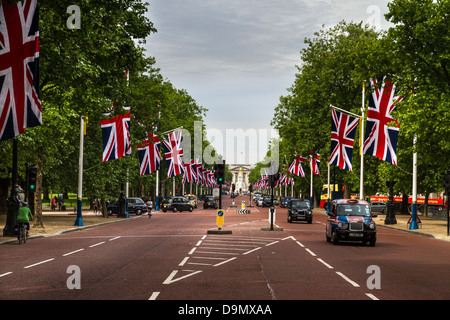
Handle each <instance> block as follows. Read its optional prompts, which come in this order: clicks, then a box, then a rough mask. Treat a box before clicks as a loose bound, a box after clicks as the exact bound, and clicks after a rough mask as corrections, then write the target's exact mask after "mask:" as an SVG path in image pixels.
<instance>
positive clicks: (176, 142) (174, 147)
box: [163, 130, 184, 178]
mask: <svg viewBox="0 0 450 320" xmlns="http://www.w3.org/2000/svg"><path fill="white" fill-rule="evenodd" d="M163 147H164V151H165V153H164V155H165V157H166V164H167V177H168V178H172V177H175V176H177V175H179V174H182V173H184V168H183V167H184V164H183V148H182V147H181V130H176V131H172V132H171V133H169V141H166V140H164V141H163Z"/></svg>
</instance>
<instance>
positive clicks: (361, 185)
mask: <svg viewBox="0 0 450 320" xmlns="http://www.w3.org/2000/svg"><path fill="white" fill-rule="evenodd" d="M365 93H366V85H365V82H363V89H362V104H361V120H360V121H361V132H360V135H359V136H360V140H361V143H360V146H359V147H360V154H361V172H360V179H359V199H361V200H363V199H364V150H363V147H364V136H363V134H364V110H365V106H364V96H365Z"/></svg>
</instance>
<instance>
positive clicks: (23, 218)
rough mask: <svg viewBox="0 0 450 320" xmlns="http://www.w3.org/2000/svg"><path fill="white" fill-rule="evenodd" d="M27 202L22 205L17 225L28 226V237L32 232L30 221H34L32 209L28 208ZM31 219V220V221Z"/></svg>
mask: <svg viewBox="0 0 450 320" xmlns="http://www.w3.org/2000/svg"><path fill="white" fill-rule="evenodd" d="M27 205H28V204H27V203H26V202H23V201H22V202H21V203H20V208H19V214H18V215H17V223H19V224H20V223H24V224H25V225H26V226H27V236H28V231H29V230H30V220H33V215H32V214H31V210H30V208H28V207H27ZM29 218H31V219H29Z"/></svg>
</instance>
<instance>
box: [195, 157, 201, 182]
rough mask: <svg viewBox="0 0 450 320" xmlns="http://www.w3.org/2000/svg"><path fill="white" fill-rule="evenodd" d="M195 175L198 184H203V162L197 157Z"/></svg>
mask: <svg viewBox="0 0 450 320" xmlns="http://www.w3.org/2000/svg"><path fill="white" fill-rule="evenodd" d="M194 161H195V176H196V177H197V184H199V185H202V184H203V174H202V163H201V162H200V159H198V158H195V160H194Z"/></svg>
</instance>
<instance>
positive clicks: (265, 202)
mask: <svg viewBox="0 0 450 320" xmlns="http://www.w3.org/2000/svg"><path fill="white" fill-rule="evenodd" d="M271 204H272V198H271V197H264V198H263V201H262V206H263V207H270V205H271Z"/></svg>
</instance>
